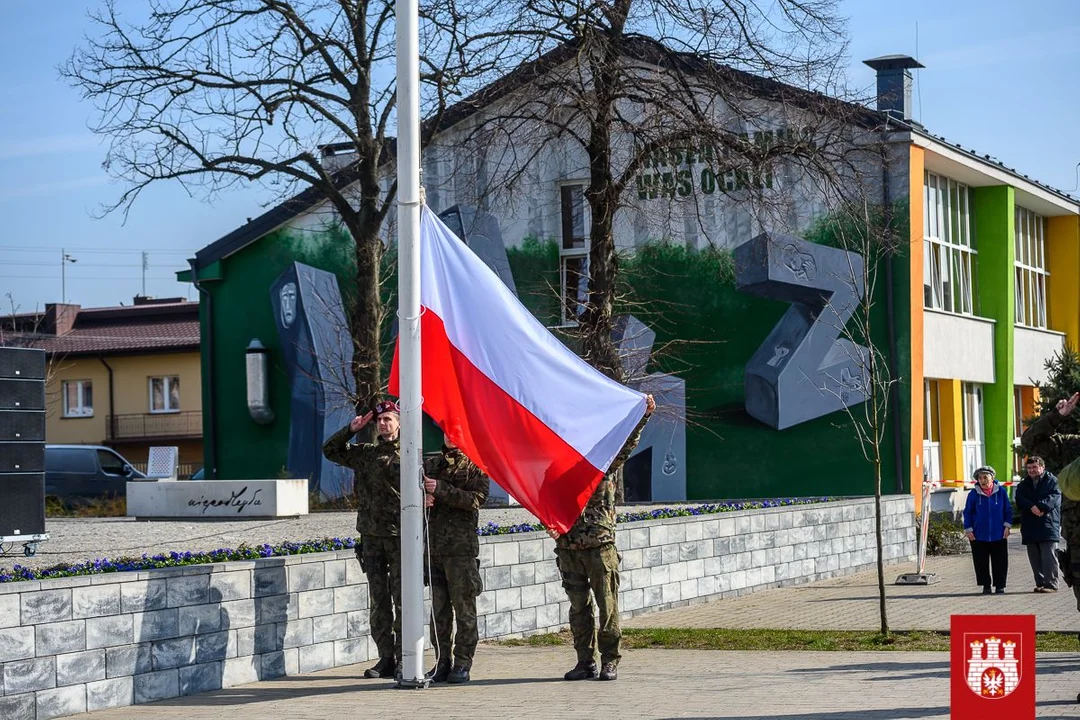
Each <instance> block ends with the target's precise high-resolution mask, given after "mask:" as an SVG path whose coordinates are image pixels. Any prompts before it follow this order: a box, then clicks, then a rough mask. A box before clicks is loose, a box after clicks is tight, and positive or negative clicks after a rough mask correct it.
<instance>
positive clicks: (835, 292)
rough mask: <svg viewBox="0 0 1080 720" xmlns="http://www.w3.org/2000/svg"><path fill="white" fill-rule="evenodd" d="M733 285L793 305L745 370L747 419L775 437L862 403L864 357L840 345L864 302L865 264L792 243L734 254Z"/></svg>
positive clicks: (785, 238)
mask: <svg viewBox="0 0 1080 720" xmlns="http://www.w3.org/2000/svg"><path fill="white" fill-rule="evenodd" d="M735 284H736V287H737V288H738V289H739V290H740V291H742V292H745V293H749V294H751V295H757V296H758V297H763V298H768V299H770V300H780V301H783V302H789V303H791V307H790V308H788V311H787V312H786V313H784V316H783V317H782V318H780V322H778V323H777V324H776V327H774V328H773V329H772V332H770V333H769V335H768V337H766V338H765V342H764V343H762V344H761V346H760V347H759V348H758V349H757V352H755V353H754V355H753V357H751V358H750V361H749V362H747V364H746V411H747V412H748V413H750V415H751V416H753V417H754V418H756V419H758V420H760V421H761V422H763V423H765V424H766V425H769V426H770V427H773V428H775V429H777V430H783V429H785V428H789V427H792V426H793V425H798V424H799V423H803V422H806V421H807V420H813V419H814V418H819V417H821V416H823V415H828V414H829V413H832V412H836V411H837V410H843V409H844V408H849V407H852V406H853V405H858V404H859V403H861V402H863V401H865V400H866V377H867V369H868V365H867V363H868V357H869V353H868V351H867V349H866V348H865V347H863V346H861V345H856V344H855V343H853V342H851V341H850V340H847V339H843V338H839V335H840V333H841V332H842V330H843V328H844V325H845V323H847V321H848V319H849V318H850V317H851V315H852V313H853V312H854V311H855V308H856V306H857V304H858V302H859V301H860V300H861V299H862V295H863V292H864V286H863V258H862V256H860V255H859V254H857V253H853V252H848V251H846V250H840V249H838V248H832V247H827V246H825V245H817V244H815V243H810V242H807V241H805V240H802V239H800V238H797V237H792V236H790V235H772V234H769V233H765V234H762V235H758V236H757V237H756V238H754V239H753V240H751V241H750V242H748V243H745V244H743V245H740V246H739V247H738V248H736V249H735Z"/></svg>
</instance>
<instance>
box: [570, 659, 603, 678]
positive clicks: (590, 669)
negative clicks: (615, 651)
mask: <svg viewBox="0 0 1080 720" xmlns="http://www.w3.org/2000/svg"><path fill="white" fill-rule="evenodd" d="M594 677H596V663H595V662H593V661H592V660H589V661H588V662H579V663H578V664H577V665H575V666H574V669H573V670H571V671H570V672H568V673H566V674H565V675H563V679H564V680H592V679H593V678H594Z"/></svg>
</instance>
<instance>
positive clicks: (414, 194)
mask: <svg viewBox="0 0 1080 720" xmlns="http://www.w3.org/2000/svg"><path fill="white" fill-rule="evenodd" d="M418 17H419V11H418V0H398V2H397V5H396V21H397V117H398V127H397V130H398V133H397V134H398V138H397V173H398V191H397V192H398V320H399V323H398V325H399V327H400V331H399V332H400V335H399V358H398V359H399V373H400V375H399V383H400V390H401V396H400V400H401V609H402V618H401V636H402V643H401V645H402V650H401V654H402V657H401V665H402V667H401V679H400V680H399V684H401V685H403V686H407V687H424V686H426V683H425V681H424V582H423V552H424V546H423V540H422V534H423V509H422V507H421V504H422V502H423V492H422V491H421V489H420V472H421V467H422V466H421V451H422V447H421V437H420V432H421V427H420V419H421V413H422V410H421V403H422V395H421V388H420V248H419V246H420V204H421V195H420V192H421V191H420V87H419V86H420V60H419V45H420V42H419V19H418Z"/></svg>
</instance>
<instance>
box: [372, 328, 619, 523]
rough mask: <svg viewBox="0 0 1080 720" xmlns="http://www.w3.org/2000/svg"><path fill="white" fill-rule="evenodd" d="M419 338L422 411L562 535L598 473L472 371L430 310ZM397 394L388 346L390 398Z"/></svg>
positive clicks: (593, 487)
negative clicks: (542, 462) (538, 461)
mask: <svg viewBox="0 0 1080 720" xmlns="http://www.w3.org/2000/svg"><path fill="white" fill-rule="evenodd" d="M420 337H421V351H420V354H421V367H422V368H423V370H422V372H423V377H422V383H423V396H424V411H425V412H426V413H427V414H428V415H429V416H431V417H432V418H435V419H436V421H437V422H438V423H439V426H440V427H441V428H442V429H443V431H444V432H445V433H446V434H447V435H449V436H450V439H451V440H453V441H454V443H455V444H456V445H457V446H458V447H460V448H461V449H462V450H463V451H464V452H465V454H466V455H468V456H469V458H471V459H472V461H473V462H475V463H476V464H477V465H478V466H479V467H480V468H481V469H482V470H483V471H484V472H486V473H487V474H488V476H489V477H490V478H491V479H492V480H494V481H495V482H497V483H499V485H500V486H501V487H502V488H503V489H504V490H506V491H507V492H509V493H510V494H511V495H513V496H514V499H515V500H517V501H518V502H519V503H521V505H522V507H524V508H526V509H527V510H529V511H530V512H532V513H533V514H534V515H536V517H537V518H538V519H539V520H540V522H542V523H543V524H544V525H546V526H547V527H551V528H555V529H556V530H558V531H559V532H561V533H564V532H567V531H568V530H569V529H570V527H571V526H572V525H573V524H574V522H575V521H576V520H577V518H578V516H579V515H580V514H581V508H582V507H584V506H585V503H586V502H588V499H589V497H591V496H592V494H593V492H594V491H595V490H596V486H597V485H599V483H600V480H601V479H602V478H603V473H602V472H601V471H600V470H598V469H597V468H596V467H594V466H593V465H592V464H590V463H589V462H588V461H587V460H586V459H585V458H584V457H583V456H582V455H581V454H580V453H579V452H578V451H577V450H575V449H574V448H573V447H571V446H570V444H568V443H567V442H566V441H565V440H563V439H562V438H561V437H559V435H558V434H556V433H555V432H554V431H553V430H551V428H549V427H548V426H547V425H545V424H544V423H543V422H541V421H540V420H539V419H538V418H537V417H536V416H535V415H533V414H532V413H531V412H529V411H528V410H527V409H526V408H525V407H524V406H522V405H521V403H519V402H517V401H516V400H515V399H514V398H513V397H512V396H510V395H509V394H508V393H507V392H506V391H505V390H503V389H502V388H501V387H499V386H498V385H497V384H496V383H495V382H493V381H492V380H491V379H490V378H489V377H487V376H486V375H485V374H484V373H483V372H481V371H480V370H479V369H477V367H476V366H475V365H474V364H473V363H472V362H470V361H469V359H468V358H467V357H466V356H465V355H464V354H463V353H461V352H460V351H459V350H458V349H457V348H455V347H454V346H453V344H452V343H451V342H450V339H449V338H448V337H447V334H446V328H445V326H444V324H443V321H442V318H440V317H439V316H438V315H436V314H435V313H434V312H432V311H431V310H430V309H429V308H425V309H424V312H423V313H422V315H421V317H420ZM398 390H399V388H398V352H397V348H395V350H394V364H393V367H392V368H391V370H390V392H391V393H392V394H394V395H398V394H399V392H398ZM525 458H528V459H529V460H531V461H532V462H522V460H523V459H525ZM539 458H543V459H544V460H543V461H544V462H545V463H546V464H539V463H537V462H536V460H537V459H539Z"/></svg>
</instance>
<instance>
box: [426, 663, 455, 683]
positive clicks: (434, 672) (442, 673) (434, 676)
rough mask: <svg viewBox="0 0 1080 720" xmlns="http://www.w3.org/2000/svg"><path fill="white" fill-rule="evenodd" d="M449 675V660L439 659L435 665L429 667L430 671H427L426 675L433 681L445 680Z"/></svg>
mask: <svg viewBox="0 0 1080 720" xmlns="http://www.w3.org/2000/svg"><path fill="white" fill-rule="evenodd" d="M449 676H450V661H449V660H440V661H439V662H438V664H437V665H435V667H433V668H431V672H430V673H428V677H429V678H431V682H433V683H441V682H446V678H447V677H449Z"/></svg>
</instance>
